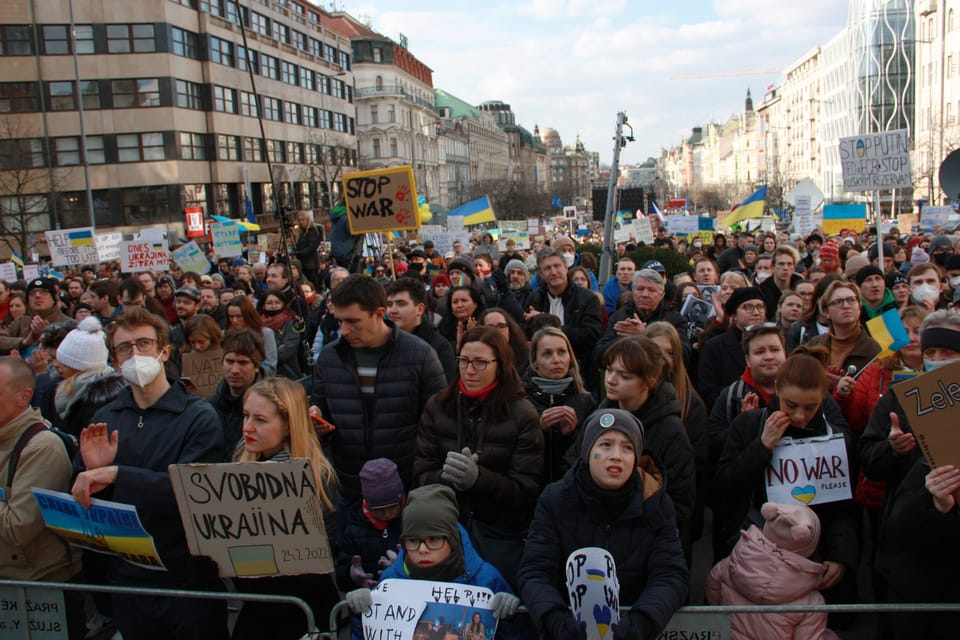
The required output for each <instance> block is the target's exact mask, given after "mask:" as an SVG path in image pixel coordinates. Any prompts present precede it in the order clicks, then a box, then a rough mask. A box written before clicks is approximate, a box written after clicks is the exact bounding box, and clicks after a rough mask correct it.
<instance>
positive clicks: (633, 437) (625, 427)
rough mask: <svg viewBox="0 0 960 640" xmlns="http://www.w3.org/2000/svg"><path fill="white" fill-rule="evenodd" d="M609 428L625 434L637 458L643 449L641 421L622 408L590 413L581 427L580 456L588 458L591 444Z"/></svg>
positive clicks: (598, 410) (591, 447)
mask: <svg viewBox="0 0 960 640" xmlns="http://www.w3.org/2000/svg"><path fill="white" fill-rule="evenodd" d="M610 429H615V430H617V431H619V432H620V433H622V434H623V435H625V436H627V438H629V439H630V443H631V444H632V445H633V450H634V453H635V454H636V456H637V458H639V457H640V453H641V452H642V451H643V423H641V422H640V419H639V418H637V417H636V416H635V415H633V414H632V413H630V412H629V411H624V410H623V409H597V410H596V411H594V412H593V413H591V414H590V416H589V417H588V418H587V422H586V424H585V425H584V429H583V447H582V448H581V449H580V457H581V458H583V459H584V460H589V459H590V450H591V449H593V444H594V443H595V442H596V441H597V440H598V439H599V438H600V436H602V435H603V434H604V432H606V431H609V430H610Z"/></svg>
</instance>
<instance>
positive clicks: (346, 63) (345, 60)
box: [340, 51, 350, 71]
mask: <svg viewBox="0 0 960 640" xmlns="http://www.w3.org/2000/svg"><path fill="white" fill-rule="evenodd" d="M340 66H341V67H343V68H344V69H345V70H347V71H349V70H350V54H349V53H347V52H346V51H341V52H340Z"/></svg>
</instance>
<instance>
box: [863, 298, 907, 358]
mask: <svg viewBox="0 0 960 640" xmlns="http://www.w3.org/2000/svg"><path fill="white" fill-rule="evenodd" d="M867 331H869V332H870V336H871V337H872V338H873V339H874V340H876V341H877V342H878V343H880V347H881V348H882V349H883V350H882V351H881V352H880V354H879V355H878V356H877V358H886V357H888V356H892V355H893V354H894V353H896V352H897V351H899V350H900V349H903V348H904V347H905V346H907V345H908V344H910V336H909V335H908V334H907V328H906V327H904V326H903V320H901V319H900V314H899V313H898V312H897V310H896V309H890V310H889V311H885V312H884V313H882V314H880V315H879V316H877V317H876V318H871V319H870V320H867Z"/></svg>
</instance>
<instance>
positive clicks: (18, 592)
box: [0, 580, 345, 640]
mask: <svg viewBox="0 0 960 640" xmlns="http://www.w3.org/2000/svg"><path fill="white" fill-rule="evenodd" d="M62 591H80V592H82V593H122V594H124V595H142V596H160V597H168V598H199V599H201V600H233V601H237V600H239V601H241V602H269V603H271V604H290V605H294V606H296V607H299V609H300V610H301V611H302V612H303V615H304V617H305V618H306V621H307V629H308V632H307V634H306V635H305V636H304V637H306V638H311V639H313V638H322V637H327V635H326V634H324V633H322V632H321V631H320V629H318V628H317V623H316V621H315V620H314V619H313V610H312V609H311V608H310V606H309V605H308V604H307V603H306V602H304V601H303V600H301V599H300V598H297V597H296V596H275V595H265V594H256V593H238V592H235V591H216V592H215V591H188V590H185V589H148V588H144V587H118V586H107V585H97V584H83V583H77V582H31V581H27V580H0V638H5V637H10V636H8V634H7V633H6V631H17V630H22V631H24V632H25V633H24V634H21V635H19V637H24V638H30V637H31V635H30V632H29V629H23V628H22V627H21V628H19V629H15V628H13V627H5V625H7V624H10V622H11V620H12V619H14V615H15V614H16V615H17V616H18V617H19V614H20V613H21V612H22V613H23V614H24V615H23V617H20V618H19V619H21V620H23V621H26V620H28V618H29V619H31V621H32V622H34V623H35V624H40V625H41V626H42V622H50V623H52V622H54V621H56V620H59V621H60V622H61V625H62V635H61V636H57V635H56V632H53V631H49V630H47V631H45V632H44V635H43V636H42V637H44V638H52V637H62V638H64V640H66V638H67V630H66V624H65V616H64V615H63V611H64V609H63V596H62V594H61V593H60V592H62ZM57 597H59V602H57V600H56V598H57ZM8 599H11V600H12V599H15V602H10V603H9V604H8V603H7V602H4V601H5V600H8ZM28 604H29V605H30V606H28ZM57 604H59V611H55V609H56V608H57V607H56V606H50V605H57ZM340 604H345V603H340ZM338 606H339V605H338ZM31 613H32V614H34V615H32V616H31V615H30V614H31ZM57 614H59V617H58V618H53V617H52V616H55V615H57ZM12 637H17V636H12Z"/></svg>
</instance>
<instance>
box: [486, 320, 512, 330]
mask: <svg viewBox="0 0 960 640" xmlns="http://www.w3.org/2000/svg"><path fill="white" fill-rule="evenodd" d="M485 326H487V327H493V328H494V329H500V331H503V330H504V329H509V328H510V325H508V324H507V323H506V322H491V323H490V324H488V325H485Z"/></svg>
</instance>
